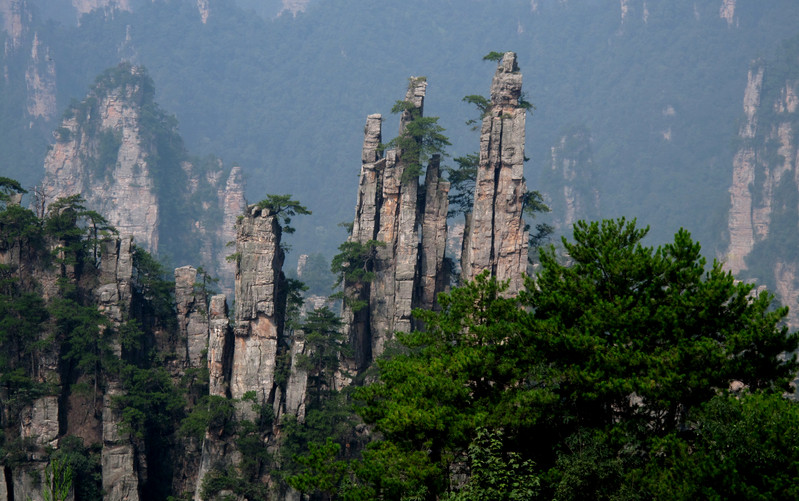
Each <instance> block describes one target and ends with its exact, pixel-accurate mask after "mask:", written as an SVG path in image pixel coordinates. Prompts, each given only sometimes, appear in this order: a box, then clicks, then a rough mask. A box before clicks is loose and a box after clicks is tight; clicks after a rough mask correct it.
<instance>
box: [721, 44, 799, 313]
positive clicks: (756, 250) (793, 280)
mask: <svg viewBox="0 0 799 501" xmlns="http://www.w3.org/2000/svg"><path fill="white" fill-rule="evenodd" d="M787 51H792V52H789V53H785V52H787ZM783 52H784V53H783V54H780V57H779V58H777V59H775V60H772V61H757V62H756V63H755V64H754V65H753V66H752V68H751V69H750V71H749V75H748V82H747V86H746V89H745V92H744V99H743V112H744V113H743V121H742V124H741V126H740V129H739V133H738V139H737V150H736V152H735V156H734V158H733V176H732V184H731V186H730V211H729V215H728V222H727V228H728V231H729V237H730V241H729V247H728V249H727V252H726V257H725V267H726V269H728V270H730V271H732V272H733V273H735V274H736V275H739V276H740V277H742V278H747V279H754V280H757V281H758V282H760V283H764V284H766V285H767V286H768V287H769V289H770V290H772V291H774V292H775V293H776V294H777V296H778V298H779V299H780V300H781V301H782V302H783V304H786V305H788V306H791V307H792V308H791V313H790V314H789V324H790V325H791V326H793V327H795V326H796V325H799V315H797V314H796V313H795V309H794V308H793V307H794V306H795V305H796V301H797V298H799V276H797V268H799V260H797V259H795V258H794V257H793V255H794V253H793V249H794V248H796V247H797V246H799V203H797V200H799V97H797V96H799V71H797V66H796V64H795V61H796V58H797V57H799V54H797V52H796V49H795V48H793V49H792V48H791V47H790V46H788V45H786V46H785V48H784V49H783Z"/></svg>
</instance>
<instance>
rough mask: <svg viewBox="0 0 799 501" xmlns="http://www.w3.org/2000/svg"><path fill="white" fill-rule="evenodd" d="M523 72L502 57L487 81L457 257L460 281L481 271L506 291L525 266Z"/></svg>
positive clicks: (517, 284) (515, 287) (510, 56)
mask: <svg viewBox="0 0 799 501" xmlns="http://www.w3.org/2000/svg"><path fill="white" fill-rule="evenodd" d="M521 92H522V74H521V73H520V72H519V67H518V66H517V64H516V54H514V53H513V52H507V53H505V55H504V57H503V58H502V61H501V62H500V63H499V66H498V67H497V72H496V74H495V75H494V80H493V82H492V83H491V104H490V110H489V111H488V112H487V113H486V116H485V118H483V125H482V128H481V130H480V163H479V166H478V169H477V180H476V183H475V194H474V209H473V211H472V218H471V224H470V225H469V228H468V232H467V235H466V236H465V237H464V238H465V241H466V242H467V243H466V244H465V245H466V246H465V247H464V252H463V255H462V256H461V270H462V278H463V279H464V280H471V279H473V278H474V277H475V276H477V275H478V274H479V273H480V272H482V271H483V270H490V272H491V275H493V276H495V277H497V279H499V280H510V287H509V290H508V292H509V293H510V294H513V293H515V292H517V291H519V290H520V289H521V287H522V273H523V272H524V271H525V270H526V268H527V245H528V243H527V231H525V224H524V219H523V217H522V209H523V205H524V196H525V194H526V193H527V188H526V186H525V182H524V140H525V118H526V114H527V110H526V109H525V108H524V107H523V106H522V105H521V104H522V103H521V97H522V95H521Z"/></svg>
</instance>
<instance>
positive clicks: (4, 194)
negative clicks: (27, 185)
mask: <svg viewBox="0 0 799 501" xmlns="http://www.w3.org/2000/svg"><path fill="white" fill-rule="evenodd" d="M27 192H28V190H26V189H24V188H23V187H22V185H21V184H19V181H17V180H16V179H11V178H8V177H4V176H0V203H2V204H6V205H7V204H8V202H10V201H11V197H12V196H14V195H22V194H24V193H27Z"/></svg>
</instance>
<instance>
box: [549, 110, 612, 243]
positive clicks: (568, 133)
mask: <svg viewBox="0 0 799 501" xmlns="http://www.w3.org/2000/svg"><path fill="white" fill-rule="evenodd" d="M559 136H560V137H559V138H558V140H557V141H556V142H555V144H553V145H552V147H551V148H550V156H549V165H548V167H549V168H548V169H547V170H546V171H545V173H544V176H543V177H544V178H545V183H546V185H547V186H557V187H558V190H557V191H551V192H550V193H548V194H547V197H546V202H547V205H548V206H549V208H550V209H551V210H552V213H553V215H554V220H555V226H556V230H558V231H559V232H560V233H564V234H568V233H570V231H571V227H572V225H574V223H575V222H576V221H578V220H580V219H586V220H589V219H596V218H597V217H598V216H597V215H598V214H599V213H600V210H599V191H598V190H597V188H596V187H597V179H596V177H595V166H594V155H593V151H592V147H591V133H590V131H589V130H588V129H587V128H586V127H583V126H576V127H571V128H569V129H567V130H564V131H563V132H561V134H560V135H559Z"/></svg>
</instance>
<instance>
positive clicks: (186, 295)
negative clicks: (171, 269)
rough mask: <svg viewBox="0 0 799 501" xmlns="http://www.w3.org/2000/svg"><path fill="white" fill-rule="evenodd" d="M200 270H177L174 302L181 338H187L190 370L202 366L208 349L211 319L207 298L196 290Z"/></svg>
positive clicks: (185, 352)
mask: <svg viewBox="0 0 799 501" xmlns="http://www.w3.org/2000/svg"><path fill="white" fill-rule="evenodd" d="M196 281H197V270H196V269H195V268H193V267H191V266H184V267H182V268H177V269H176V270H175V303H176V307H177V314H178V339H180V340H184V339H185V346H182V347H181V348H183V349H182V350H181V351H183V352H184V356H185V365H186V367H187V368H199V367H202V366H203V362H204V361H205V360H204V357H205V350H206V349H207V347H208V329H209V318H208V308H207V307H206V295H205V292H204V291H203V290H202V288H199V287H195V283H196Z"/></svg>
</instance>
